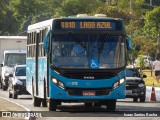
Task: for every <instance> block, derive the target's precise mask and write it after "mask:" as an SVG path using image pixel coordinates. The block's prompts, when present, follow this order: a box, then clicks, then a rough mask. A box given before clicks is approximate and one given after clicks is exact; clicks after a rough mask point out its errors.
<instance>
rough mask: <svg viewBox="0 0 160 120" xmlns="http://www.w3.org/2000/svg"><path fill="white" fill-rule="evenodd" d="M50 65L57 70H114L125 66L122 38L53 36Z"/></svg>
mask: <svg viewBox="0 0 160 120" xmlns="http://www.w3.org/2000/svg"><path fill="white" fill-rule="evenodd" d="M51 59H52V60H51V62H52V63H51V64H52V65H53V66H55V67H59V68H79V69H116V68H120V67H123V66H124V65H125V62H124V61H125V45H124V37H123V36H109V35H77V34H70V35H67V34H66V35H54V37H53V40H52V56H51Z"/></svg>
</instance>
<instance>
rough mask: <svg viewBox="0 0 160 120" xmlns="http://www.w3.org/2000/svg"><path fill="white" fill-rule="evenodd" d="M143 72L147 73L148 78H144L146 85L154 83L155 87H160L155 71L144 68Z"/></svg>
mask: <svg viewBox="0 0 160 120" xmlns="http://www.w3.org/2000/svg"><path fill="white" fill-rule="evenodd" d="M142 73H143V74H145V75H147V78H144V81H145V83H146V86H152V85H153V83H154V86H155V87H160V83H157V81H156V79H155V76H154V72H151V71H150V70H143V71H142Z"/></svg>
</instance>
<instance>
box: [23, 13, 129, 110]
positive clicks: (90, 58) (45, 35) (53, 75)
mask: <svg viewBox="0 0 160 120" xmlns="http://www.w3.org/2000/svg"><path fill="white" fill-rule="evenodd" d="M127 49H131V40H130V39H129V38H128V37H127V36H126V31H125V29H124V22H123V20H122V19H118V18H109V17H106V16H104V15H102V14H101V15H100V14H99V15H95V16H86V15H85V16H84V15H77V16H70V17H63V18H55V19H50V20H46V21H43V22H39V23H36V24H33V25H30V26H29V27H28V39H27V60H26V64H27V65H26V66H27V73H26V76H27V80H26V86H27V90H28V92H29V93H30V94H32V96H33V101H34V106H41V104H42V106H47V105H48V108H49V111H55V110H56V109H57V106H58V105H61V103H62V102H81V103H82V102H83V103H84V105H86V106H90V107H91V106H94V105H106V106H107V107H106V108H107V109H108V110H115V109H116V100H117V99H124V98H125V68H126V54H127Z"/></svg>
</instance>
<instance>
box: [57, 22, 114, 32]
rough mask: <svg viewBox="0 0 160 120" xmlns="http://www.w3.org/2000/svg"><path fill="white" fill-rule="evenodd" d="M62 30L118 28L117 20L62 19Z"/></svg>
mask: <svg viewBox="0 0 160 120" xmlns="http://www.w3.org/2000/svg"><path fill="white" fill-rule="evenodd" d="M60 26H61V29H62V30H116V25H115V22H105V21H61V22H60Z"/></svg>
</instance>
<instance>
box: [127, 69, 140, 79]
mask: <svg viewBox="0 0 160 120" xmlns="http://www.w3.org/2000/svg"><path fill="white" fill-rule="evenodd" d="M126 77H139V73H138V70H136V69H129V68H127V69H126Z"/></svg>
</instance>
